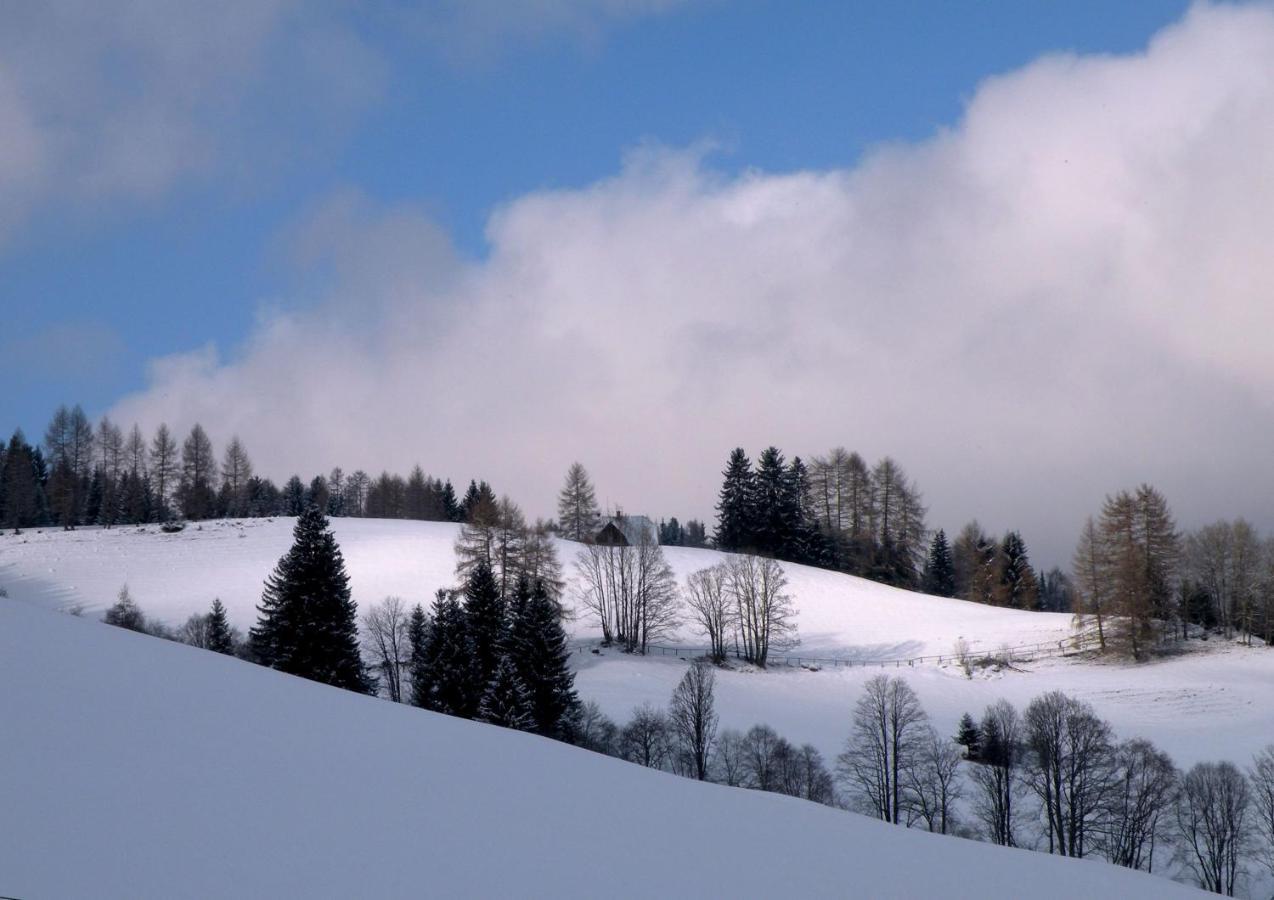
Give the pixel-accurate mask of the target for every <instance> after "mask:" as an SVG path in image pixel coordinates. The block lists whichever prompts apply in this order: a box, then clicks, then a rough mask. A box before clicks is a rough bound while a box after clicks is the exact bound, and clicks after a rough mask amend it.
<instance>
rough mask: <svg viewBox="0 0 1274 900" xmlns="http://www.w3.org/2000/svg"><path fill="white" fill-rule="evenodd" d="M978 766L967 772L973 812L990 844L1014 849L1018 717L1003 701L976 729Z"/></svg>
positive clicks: (1019, 739)
mask: <svg viewBox="0 0 1274 900" xmlns="http://www.w3.org/2000/svg"><path fill="white" fill-rule="evenodd" d="M979 732H980V737H981V744H980V746H979V753H978V764H977V765H975V766H973V768H972V770H971V771H970V773H969V775H970V779H971V780H972V782H973V786H974V799H973V812H974V814H975V815H976V816H977V817H978V819H979V820H980V821H981V823H982V827H983V829H984V830H985V831H986V835H987V838H988V839H989V840H990V841H991V843H993V844H1000V845H1002V846H1005V847H1016V846H1017V823H1018V820H1019V819H1020V818H1021V812H1020V810H1019V808H1018V805H1017V803H1016V801H1017V800H1018V799H1019V798H1020V795H1021V790H1022V785H1021V778H1022V775H1021V756H1022V717H1021V716H1020V715H1019V714H1018V711H1017V710H1016V709H1014V707H1013V704H1011V703H1009V702H1008V701H1007V700H997V701H996V702H995V703H993V704H991V705H990V706H988V707H987V709H986V712H985V713H984V714H983V716H982V724H981V726H980V727H979Z"/></svg>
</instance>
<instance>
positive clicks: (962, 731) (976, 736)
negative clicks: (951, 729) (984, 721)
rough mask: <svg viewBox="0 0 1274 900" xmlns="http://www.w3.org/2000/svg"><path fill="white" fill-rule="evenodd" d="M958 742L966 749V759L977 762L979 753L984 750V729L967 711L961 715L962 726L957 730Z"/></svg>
mask: <svg viewBox="0 0 1274 900" xmlns="http://www.w3.org/2000/svg"><path fill="white" fill-rule="evenodd" d="M955 740H956V743H957V744H960V745H962V746H963V747H964V749H965V753H964V756H965V759H967V760H969V761H970V762H977V761H978V755H979V754H980V753H981V752H982V731H981V730H980V729H979V728H978V724H977V722H974V721H973V716H971V715H969V714H968V713H965V714H964V715H963V716H961V717H960V727H959V730H958V731H957V732H956V739H955Z"/></svg>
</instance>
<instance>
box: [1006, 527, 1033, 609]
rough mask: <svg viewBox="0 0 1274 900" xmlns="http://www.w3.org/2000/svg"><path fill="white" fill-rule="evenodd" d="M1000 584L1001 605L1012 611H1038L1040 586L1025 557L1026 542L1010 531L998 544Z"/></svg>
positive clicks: (1019, 535)
mask: <svg viewBox="0 0 1274 900" xmlns="http://www.w3.org/2000/svg"><path fill="white" fill-rule="evenodd" d="M1000 559H1001V568H1000V584H1001V592H1002V594H1003V603H1002V604H1001V605H1003V606H1008V607H1011V608H1012V609H1030V610H1035V609H1039V605H1040V585H1039V579H1038V578H1036V577H1035V568H1034V567H1033V566H1032V565H1031V561H1030V560H1029V559H1028V558H1027V555H1026V542H1025V541H1023V540H1022V535H1021V534H1019V533H1018V532H1016V531H1010V532H1009V533H1008V534H1006V535H1005V536H1004V541H1003V542H1002V543H1001V544H1000Z"/></svg>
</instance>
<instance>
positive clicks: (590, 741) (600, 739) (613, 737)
mask: <svg viewBox="0 0 1274 900" xmlns="http://www.w3.org/2000/svg"><path fill="white" fill-rule="evenodd" d="M574 741H575V743H576V744H577V745H578V746H580V747H584V748H586V749H588V750H592V751H593V752H595V753H604V754H606V755H607V756H618V755H619V726H617V725H616V724H615V723H614V722H613V721H611V719H610V717H609V716H607V715H606V714H605V713H604V712H602V708H601V707H600V706H598V705H597V701H596V700H589V701H587V702H585V703H584V704H583V705H581V706H580V713H579V718H578V720H577V724H576V730H575V738H574Z"/></svg>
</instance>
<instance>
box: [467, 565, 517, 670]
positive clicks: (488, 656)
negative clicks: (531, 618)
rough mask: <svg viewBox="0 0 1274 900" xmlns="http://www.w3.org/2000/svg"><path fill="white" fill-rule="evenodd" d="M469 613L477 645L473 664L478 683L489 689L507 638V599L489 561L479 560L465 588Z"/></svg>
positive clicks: (469, 620) (472, 636)
mask: <svg viewBox="0 0 1274 900" xmlns="http://www.w3.org/2000/svg"><path fill="white" fill-rule="evenodd" d="M464 593H465V612H466V614H467V620H468V623H469V636H470V638H471V640H472V642H473V663H474V667H475V670H476V673H477V678H478V683H479V684H482V685H486V684H487V683H488V682H490V681H491V679H492V678H493V677H494V676H495V670H496V666H498V665H499V662H500V655H501V653H502V648H503V646H504V642H505V637H506V626H507V623H506V620H505V614H504V598H503V597H501V596H500V588H499V585H497V584H496V580H495V574H494V572H492V570H491V565H490V564H489V563H488V562H487V561H486V560H479V561H478V564H477V565H476V566H474V567H473V570H472V571H471V572H470V575H469V582H468V584H466V585H465V591H464Z"/></svg>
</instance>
